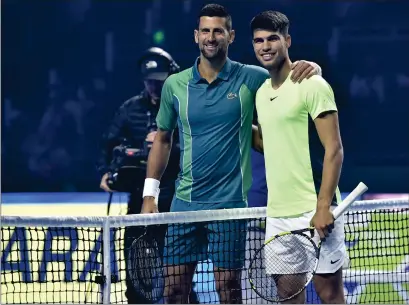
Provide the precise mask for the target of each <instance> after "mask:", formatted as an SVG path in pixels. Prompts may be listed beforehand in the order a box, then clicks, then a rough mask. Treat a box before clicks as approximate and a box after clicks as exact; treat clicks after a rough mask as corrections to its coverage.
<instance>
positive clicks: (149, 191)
mask: <svg viewBox="0 0 409 305" xmlns="http://www.w3.org/2000/svg"><path fill="white" fill-rule="evenodd" d="M159 185H160V181H159V180H156V179H153V178H146V179H145V185H144V187H143V194H142V198H145V197H148V196H149V197H155V201H156V203H157V202H158V197H159V192H160V190H159Z"/></svg>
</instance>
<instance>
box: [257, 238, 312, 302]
mask: <svg viewBox="0 0 409 305" xmlns="http://www.w3.org/2000/svg"><path fill="white" fill-rule="evenodd" d="M317 263H318V253H317V248H316V245H314V244H313V242H312V241H311V240H310V239H309V238H307V237H306V236H305V235H302V234H287V235H282V236H279V237H277V238H275V239H273V240H272V241H270V242H269V243H267V244H266V245H265V246H264V247H263V248H262V249H261V251H259V252H258V253H257V254H256V255H255V257H254V259H253V264H252V266H251V268H250V278H251V281H252V284H253V287H254V289H255V290H256V292H257V293H259V295H260V296H262V297H263V298H265V299H267V300H270V301H272V302H280V301H283V300H288V299H291V298H292V297H294V296H295V295H297V294H298V293H300V291H302V290H303V289H304V288H305V286H306V285H307V284H308V283H309V282H310V280H311V278H312V276H313V274H314V271H315V269H316V265H317Z"/></svg>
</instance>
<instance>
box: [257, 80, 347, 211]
mask: <svg viewBox="0 0 409 305" xmlns="http://www.w3.org/2000/svg"><path fill="white" fill-rule="evenodd" d="M256 108H257V115H258V122H259V124H260V125H261V130H262V133H263V146H264V158H265V165H266V179H267V188H268V204H267V216H269V217H294V216H296V215H300V214H302V213H305V212H308V211H312V210H314V209H315V207H316V204H317V195H318V193H319V190H320V186H321V179H322V169H323V162H324V153H325V151H324V147H323V146H322V144H321V142H320V140H319V137H318V133H317V131H316V128H315V125H314V122H313V120H315V119H316V118H317V117H318V116H319V115H320V114H321V113H323V112H327V111H337V107H336V104H335V99H334V93H333V91H332V89H331V86H330V85H329V84H328V83H327V82H326V81H325V80H324V79H323V78H322V77H321V76H318V75H315V76H313V77H311V78H310V79H305V80H303V81H302V82H301V83H300V84H299V83H295V84H294V83H293V82H292V81H291V80H290V75H289V76H288V77H287V79H286V81H285V82H284V83H283V84H282V85H281V86H280V87H279V88H278V89H273V88H272V86H271V79H267V80H266V81H265V82H264V84H263V85H262V86H261V87H260V88H259V89H258V91H257V94H256ZM340 200H341V196H340V193H339V189H338V188H337V191H336V195H335V196H334V198H333V204H336V203H337V202H340Z"/></svg>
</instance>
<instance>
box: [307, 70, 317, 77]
mask: <svg viewBox="0 0 409 305" xmlns="http://www.w3.org/2000/svg"><path fill="white" fill-rule="evenodd" d="M315 72H316V71H315V68H314V67H311V71H310V72H308V75H307V79H310V78H311V76H314V75H315V74H316V73H315Z"/></svg>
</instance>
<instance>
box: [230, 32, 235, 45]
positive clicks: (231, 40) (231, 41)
mask: <svg viewBox="0 0 409 305" xmlns="http://www.w3.org/2000/svg"><path fill="white" fill-rule="evenodd" d="M229 36H230V40H229V43H233V41H234V38H236V31H235V30H231V31H230V33H229Z"/></svg>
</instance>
